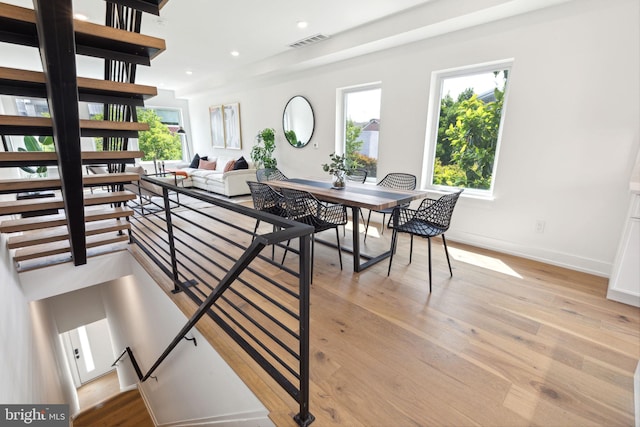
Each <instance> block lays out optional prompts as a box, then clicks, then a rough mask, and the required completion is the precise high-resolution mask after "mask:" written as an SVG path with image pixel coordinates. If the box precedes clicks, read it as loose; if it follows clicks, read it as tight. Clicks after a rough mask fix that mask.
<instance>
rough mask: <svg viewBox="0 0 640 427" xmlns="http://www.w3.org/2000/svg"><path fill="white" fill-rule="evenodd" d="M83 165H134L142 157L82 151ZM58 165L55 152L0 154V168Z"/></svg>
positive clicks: (128, 153)
mask: <svg viewBox="0 0 640 427" xmlns="http://www.w3.org/2000/svg"><path fill="white" fill-rule="evenodd" d="M80 155H81V156H82V163H83V164H86V165H88V164H96V163H99V164H105V163H135V159H140V158H142V157H144V152H143V151H139V150H135V151H134V150H131V151H129V150H127V151H82V152H81V153H80ZM57 164H58V153H56V152H55V151H3V152H0V167H15V166H18V167H19V166H36V165H37V166H54V165H57Z"/></svg>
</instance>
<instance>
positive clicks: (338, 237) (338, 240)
mask: <svg viewBox="0 0 640 427" xmlns="http://www.w3.org/2000/svg"><path fill="white" fill-rule="evenodd" d="M336 241H337V242H338V258H340V270H342V249H340V233H338V227H336Z"/></svg>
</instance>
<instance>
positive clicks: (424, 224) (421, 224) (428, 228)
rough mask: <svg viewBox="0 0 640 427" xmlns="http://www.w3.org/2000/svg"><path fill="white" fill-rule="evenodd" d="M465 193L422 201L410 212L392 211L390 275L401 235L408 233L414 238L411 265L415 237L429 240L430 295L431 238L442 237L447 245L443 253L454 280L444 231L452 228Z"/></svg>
mask: <svg viewBox="0 0 640 427" xmlns="http://www.w3.org/2000/svg"><path fill="white" fill-rule="evenodd" d="M462 191H463V189H462V190H459V191H456V192H455V193H449V194H445V195H444V196H442V197H440V198H439V199H429V198H427V199H423V200H422V202H421V203H420V207H418V209H409V208H406V207H405V208H403V207H396V208H394V210H393V214H392V219H393V236H392V237H391V256H390V257H389V270H388V271H387V276H388V275H389V274H390V273H391V263H392V262H393V254H394V253H395V251H396V246H397V245H398V233H409V234H410V235H411V246H410V249H409V263H411V258H412V255H413V236H420V237H426V239H427V246H428V252H429V292H431V238H432V237H436V236H440V235H441V236H442V243H443V245H444V253H445V254H446V255H447V264H449V274H450V275H451V276H452V277H453V271H452V270H451V261H450V260H449V250H448V249H447V241H446V239H445V237H444V233H445V231H447V230H448V229H449V225H450V224H451V216H452V215H453V209H454V208H455V206H456V203H457V202H458V198H459V197H460V193H462Z"/></svg>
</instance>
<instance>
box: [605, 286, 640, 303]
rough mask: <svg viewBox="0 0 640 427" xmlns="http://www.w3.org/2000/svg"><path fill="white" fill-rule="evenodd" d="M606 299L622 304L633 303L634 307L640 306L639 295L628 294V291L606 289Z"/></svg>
mask: <svg viewBox="0 0 640 427" xmlns="http://www.w3.org/2000/svg"><path fill="white" fill-rule="evenodd" d="M607 299H610V300H613V301H618V302H621V303H623V304H628V305H633V306H635V307H640V296H638V295H634V294H630V293H628V292H622V291H618V290H616V289H611V288H609V290H608V291H607Z"/></svg>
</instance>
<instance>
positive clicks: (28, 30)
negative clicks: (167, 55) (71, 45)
mask: <svg viewBox="0 0 640 427" xmlns="http://www.w3.org/2000/svg"><path fill="white" fill-rule="evenodd" d="M73 27H74V31H75V40H76V53H78V54H79V55H87V56H93V57H98V58H108V59H115V60H120V61H124V62H128V63H133V64H140V65H150V64H151V59H153V58H155V57H156V56H157V55H158V54H160V53H161V52H162V51H164V50H165V49H166V45H165V42H164V40H162V39H159V38H156V37H150V36H145V35H142V34H138V33H134V32H130V31H124V30H119V29H116V28H111V27H105V26H103V25H98V24H93V23H91V22H86V21H80V20H77V19H74V20H73ZM0 28H2V31H0V41H3V42H7V43H16V44H21V45H25V46H32V47H38V45H39V44H38V33H37V29H36V14H35V11H34V10H33V9H28V8H24V7H20V6H14V5H10V4H6V3H0Z"/></svg>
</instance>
